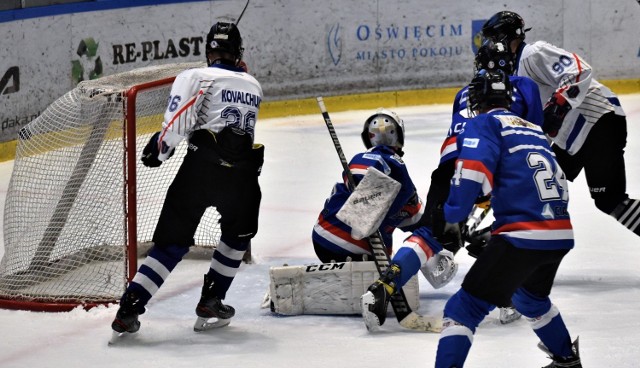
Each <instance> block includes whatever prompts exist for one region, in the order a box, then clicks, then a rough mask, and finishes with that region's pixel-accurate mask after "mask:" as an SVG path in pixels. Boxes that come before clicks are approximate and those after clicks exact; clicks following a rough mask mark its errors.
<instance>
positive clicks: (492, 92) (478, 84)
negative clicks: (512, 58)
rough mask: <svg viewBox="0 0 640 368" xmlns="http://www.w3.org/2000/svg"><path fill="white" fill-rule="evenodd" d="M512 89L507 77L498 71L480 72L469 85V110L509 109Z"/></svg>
mask: <svg viewBox="0 0 640 368" xmlns="http://www.w3.org/2000/svg"><path fill="white" fill-rule="evenodd" d="M512 95H513V87H512V86H511V82H510V81H509V76H508V75H507V74H505V72H503V71H502V70H500V69H496V70H494V71H487V70H484V69H482V70H480V71H479V72H478V73H476V76H475V77H474V78H473V80H472V81H471V83H469V103H468V106H469V109H470V110H471V111H484V110H486V109H488V108H491V107H504V108H507V109H508V108H509V107H511V96H512Z"/></svg>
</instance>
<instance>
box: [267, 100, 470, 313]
mask: <svg viewBox="0 0 640 368" xmlns="http://www.w3.org/2000/svg"><path fill="white" fill-rule="evenodd" d="M361 136H362V141H363V142H364V145H365V147H366V148H367V150H366V151H365V152H361V153H358V154H356V155H355V156H354V157H353V158H352V159H351V162H350V163H349V169H350V171H351V174H352V175H353V178H354V180H355V183H356V184H357V186H356V189H355V190H354V191H353V192H351V191H350V189H349V186H348V184H347V180H346V174H344V173H343V177H344V179H345V180H344V182H339V183H337V184H335V185H334V187H333V190H332V192H331V195H330V196H329V198H327V200H326V201H325V204H324V208H323V209H322V211H321V212H320V215H319V216H318V220H317V222H316V224H315V226H314V227H313V232H312V237H311V238H312V241H313V247H314V250H315V253H316V255H317V256H318V259H319V260H320V261H321V262H323V263H322V264H320V265H311V266H300V267H295V266H292V267H276V268H272V269H271V271H270V278H271V287H270V291H269V293H270V301H271V309H272V311H274V312H276V313H280V314H357V313H360V311H361V310H360V303H359V299H360V296H361V295H362V294H363V293H364V292H365V291H366V288H367V287H368V285H369V284H370V283H372V282H373V281H375V280H377V278H378V277H379V274H378V271H377V269H376V267H375V264H374V262H367V260H368V259H369V258H370V257H371V252H370V246H369V243H368V240H367V239H366V238H367V237H368V236H370V235H371V234H373V233H374V232H376V231H378V230H379V231H380V234H381V235H382V239H383V240H384V243H385V246H386V251H387V253H388V254H389V256H391V254H392V250H393V237H392V235H393V232H394V230H395V229H396V228H399V229H401V230H403V231H407V232H410V231H411V232H413V234H412V238H413V239H415V238H416V237H418V238H420V237H424V238H426V241H427V242H431V233H430V230H429V229H427V228H425V227H420V225H419V224H418V221H419V219H420V218H421V217H422V215H423V206H422V201H421V200H420V197H419V196H418V194H417V191H416V187H415V185H414V184H413V181H412V180H411V177H410V176H409V172H408V171H407V167H406V165H405V163H404V161H402V156H403V154H404V152H403V151H402V149H403V147H404V123H403V121H402V119H400V117H399V116H398V115H397V114H396V113H395V112H393V111H390V110H388V109H383V108H380V109H378V110H377V111H376V112H375V113H374V114H373V115H371V116H370V117H369V118H367V119H366V121H365V123H364V129H363V131H362V134H361ZM411 244H415V243H414V242H412V243H411ZM438 250H439V249H438ZM425 252H426V251H425ZM429 253H437V251H436V252H431V251H429ZM457 270H458V268H457V264H456V263H454V262H453V254H452V253H451V252H448V251H446V250H444V251H443V252H441V253H438V254H436V255H435V256H434V257H433V258H432V260H430V261H429V262H427V265H426V266H425V267H424V268H423V269H422V271H423V274H424V275H425V277H426V279H427V280H428V281H429V283H430V284H431V285H433V287H434V288H440V287H442V286H444V285H446V284H447V283H448V282H449V281H450V280H451V279H452V278H453V277H454V276H455V274H456V272H457ZM331 290H332V291H331ZM404 291H405V294H406V295H407V299H408V302H409V304H410V305H411V307H412V308H417V307H418V299H419V297H418V281H417V278H414V279H412V280H411V281H410V282H409V283H408V285H407V286H405V288H404ZM307 301H308V302H307Z"/></svg>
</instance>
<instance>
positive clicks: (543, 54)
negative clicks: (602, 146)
mask: <svg viewBox="0 0 640 368" xmlns="http://www.w3.org/2000/svg"><path fill="white" fill-rule="evenodd" d="M534 47H536V51H535V52H533V53H530V54H529V55H528V56H527V57H526V58H525V59H523V61H522V62H523V66H524V69H525V71H526V73H527V74H528V75H529V76H530V77H531V78H532V79H534V80H535V81H537V82H539V83H541V84H546V85H548V86H551V87H552V88H554V92H553V93H552V94H551V96H548V100H547V102H546V103H545V105H544V124H543V130H544V131H545V133H547V134H549V135H550V136H551V137H554V136H555V135H556V134H557V133H558V130H559V129H560V127H561V125H562V121H563V120H564V117H565V116H566V115H567V113H568V112H569V111H570V110H571V109H572V108H574V107H577V106H579V105H580V104H581V103H582V101H583V100H584V98H585V96H586V95H587V91H588V89H589V85H590V84H591V79H592V70H591V66H590V65H589V64H587V63H586V62H585V61H584V60H582V58H580V56H578V55H577V54H575V53H571V52H568V51H566V50H563V49H561V48H558V47H555V46H553V45H551V44H548V43H545V42H540V43H536V44H535V45H534ZM542 97H543V99H544V97H545V96H542Z"/></svg>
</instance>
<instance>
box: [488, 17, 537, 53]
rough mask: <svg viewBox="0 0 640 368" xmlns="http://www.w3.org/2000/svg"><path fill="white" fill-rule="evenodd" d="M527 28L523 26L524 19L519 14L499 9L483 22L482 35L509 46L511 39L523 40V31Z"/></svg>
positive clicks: (527, 29) (526, 30)
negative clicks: (499, 10)
mask: <svg viewBox="0 0 640 368" xmlns="http://www.w3.org/2000/svg"><path fill="white" fill-rule="evenodd" d="M529 30H531V28H526V29H525V28H524V19H522V17H521V16H519V15H518V14H516V13H514V12H511V11H501V12H498V13H496V14H494V15H493V16H492V17H491V18H489V20H488V21H486V22H485V23H484V25H483V26H482V36H483V37H485V38H489V39H491V40H493V41H496V42H502V43H504V44H505V45H506V46H507V47H510V45H509V44H510V43H511V41H513V40H515V39H520V40H524V37H525V32H528V31H529Z"/></svg>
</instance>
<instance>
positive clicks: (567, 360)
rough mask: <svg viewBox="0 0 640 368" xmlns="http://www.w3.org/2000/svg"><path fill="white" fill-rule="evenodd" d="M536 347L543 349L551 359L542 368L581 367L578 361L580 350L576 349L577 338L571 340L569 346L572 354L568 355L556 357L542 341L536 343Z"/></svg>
mask: <svg viewBox="0 0 640 368" xmlns="http://www.w3.org/2000/svg"><path fill="white" fill-rule="evenodd" d="M538 348H540V350H542V351H544V352H545V353H547V355H549V358H551V359H552V360H553V362H551V364H549V365H546V366H544V367H542V368H582V363H580V351H579V350H578V339H577V338H576V341H574V342H573V345H572V347H571V350H572V354H571V356H569V357H557V356H554V355H553V353H552V352H550V351H549V349H547V347H546V346H544V344H543V343H542V342H539V343H538Z"/></svg>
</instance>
